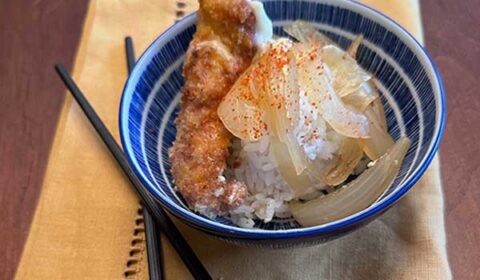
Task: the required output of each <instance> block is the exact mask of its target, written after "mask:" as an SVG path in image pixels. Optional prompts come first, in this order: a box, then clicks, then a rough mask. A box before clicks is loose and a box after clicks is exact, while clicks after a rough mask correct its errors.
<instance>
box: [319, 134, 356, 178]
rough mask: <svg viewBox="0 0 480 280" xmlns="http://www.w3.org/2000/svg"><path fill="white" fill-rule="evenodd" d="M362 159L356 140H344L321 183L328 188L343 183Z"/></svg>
mask: <svg viewBox="0 0 480 280" xmlns="http://www.w3.org/2000/svg"><path fill="white" fill-rule="evenodd" d="M362 157H363V151H362V147H361V146H360V144H359V142H358V140H357V139H353V138H345V140H344V141H343V144H342V146H341V147H340V149H339V151H338V152H337V154H336V155H335V159H334V160H333V161H332V162H333V163H334V165H333V166H332V167H331V168H330V169H329V170H328V172H327V173H326V174H325V175H324V176H323V182H324V183H325V184H327V185H329V186H338V185H340V184H341V183H343V182H345V180H347V178H348V176H350V174H352V172H353V169H354V168H355V166H357V164H358V163H359V162H360V160H361V159H362Z"/></svg>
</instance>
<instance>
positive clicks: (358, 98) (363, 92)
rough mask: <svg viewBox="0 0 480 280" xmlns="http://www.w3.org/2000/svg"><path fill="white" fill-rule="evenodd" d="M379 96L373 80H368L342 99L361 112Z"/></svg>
mask: <svg viewBox="0 0 480 280" xmlns="http://www.w3.org/2000/svg"><path fill="white" fill-rule="evenodd" d="M378 97H379V94H378V91H377V90H376V88H375V86H374V85H373V84H372V83H371V81H367V82H365V83H363V84H362V86H361V87H360V88H359V89H358V90H357V91H354V92H352V93H350V94H348V95H345V96H343V97H342V101H343V102H344V103H345V104H346V105H348V106H351V107H353V108H355V110H357V111H359V112H363V111H365V109H366V108H367V106H368V105H370V104H371V103H372V102H373V101H375V99H377V98H378Z"/></svg>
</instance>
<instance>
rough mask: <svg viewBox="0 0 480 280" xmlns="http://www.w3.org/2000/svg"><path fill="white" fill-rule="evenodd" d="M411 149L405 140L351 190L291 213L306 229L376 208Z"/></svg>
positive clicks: (292, 205)
mask: <svg viewBox="0 0 480 280" xmlns="http://www.w3.org/2000/svg"><path fill="white" fill-rule="evenodd" d="M409 147H410V139H408V138H407V137H403V138H401V139H400V140H398V142H397V143H395V145H394V146H393V147H392V148H391V149H390V150H389V151H388V152H387V153H386V154H385V155H383V156H382V157H381V158H380V159H379V160H378V161H377V162H376V164H375V165H374V166H373V167H371V168H369V169H367V170H366V171H364V172H363V173H362V174H361V175H360V176H358V177H357V178H356V179H355V180H354V181H352V182H351V183H350V184H348V185H347V186H345V187H343V188H341V189H339V190H336V191H334V192H333V193H330V194H328V195H325V196H322V197H319V198H316V199H313V200H310V201H308V202H305V203H302V202H299V201H293V202H291V203H290V204H289V205H290V211H291V212H292V214H293V217H294V218H295V220H297V222H299V223H300V224H301V225H302V226H315V225H322V224H325V223H329V222H332V221H336V220H339V219H342V218H345V217H348V216H350V215H352V214H355V213H357V212H359V211H362V210H363V209H365V208H367V207H369V206H370V205H372V204H373V203H374V202H375V201H376V200H377V199H378V198H379V197H380V196H381V195H382V194H383V193H384V192H385V191H386V190H387V188H388V187H389V186H390V185H391V183H392V182H393V180H394V179H395V177H396V176H397V173H398V171H399V170H400V167H401V165H402V161H403V159H404V157H405V155H406V153H407V151H408V148H409Z"/></svg>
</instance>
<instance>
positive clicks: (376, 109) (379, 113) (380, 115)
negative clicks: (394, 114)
mask: <svg viewBox="0 0 480 280" xmlns="http://www.w3.org/2000/svg"><path fill="white" fill-rule="evenodd" d="M375 90H376V89H375ZM372 110H373V113H374V115H375V117H376V120H377V121H378V123H379V125H380V127H382V128H383V130H385V131H387V130H388V124H387V118H386V116H385V107H384V106H383V103H382V100H381V99H380V96H379V98H377V99H375V100H374V101H373V102H372Z"/></svg>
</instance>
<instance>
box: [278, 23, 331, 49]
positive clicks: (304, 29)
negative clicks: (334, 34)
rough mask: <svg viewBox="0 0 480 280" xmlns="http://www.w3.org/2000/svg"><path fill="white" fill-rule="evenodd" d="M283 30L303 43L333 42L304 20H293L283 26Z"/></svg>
mask: <svg viewBox="0 0 480 280" xmlns="http://www.w3.org/2000/svg"><path fill="white" fill-rule="evenodd" d="M283 30H284V31H285V32H286V33H287V34H288V35H290V36H292V37H293V38H295V39H297V40H298V41H300V42H303V43H307V42H309V43H318V44H320V45H322V46H326V45H332V44H334V43H333V42H332V40H330V38H328V37H327V36H326V35H324V34H323V33H322V32H320V31H318V30H317V29H315V27H314V26H313V25H311V24H310V23H308V22H305V21H300V20H299V21H295V22H293V23H292V24H289V25H287V26H285V27H283Z"/></svg>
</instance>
